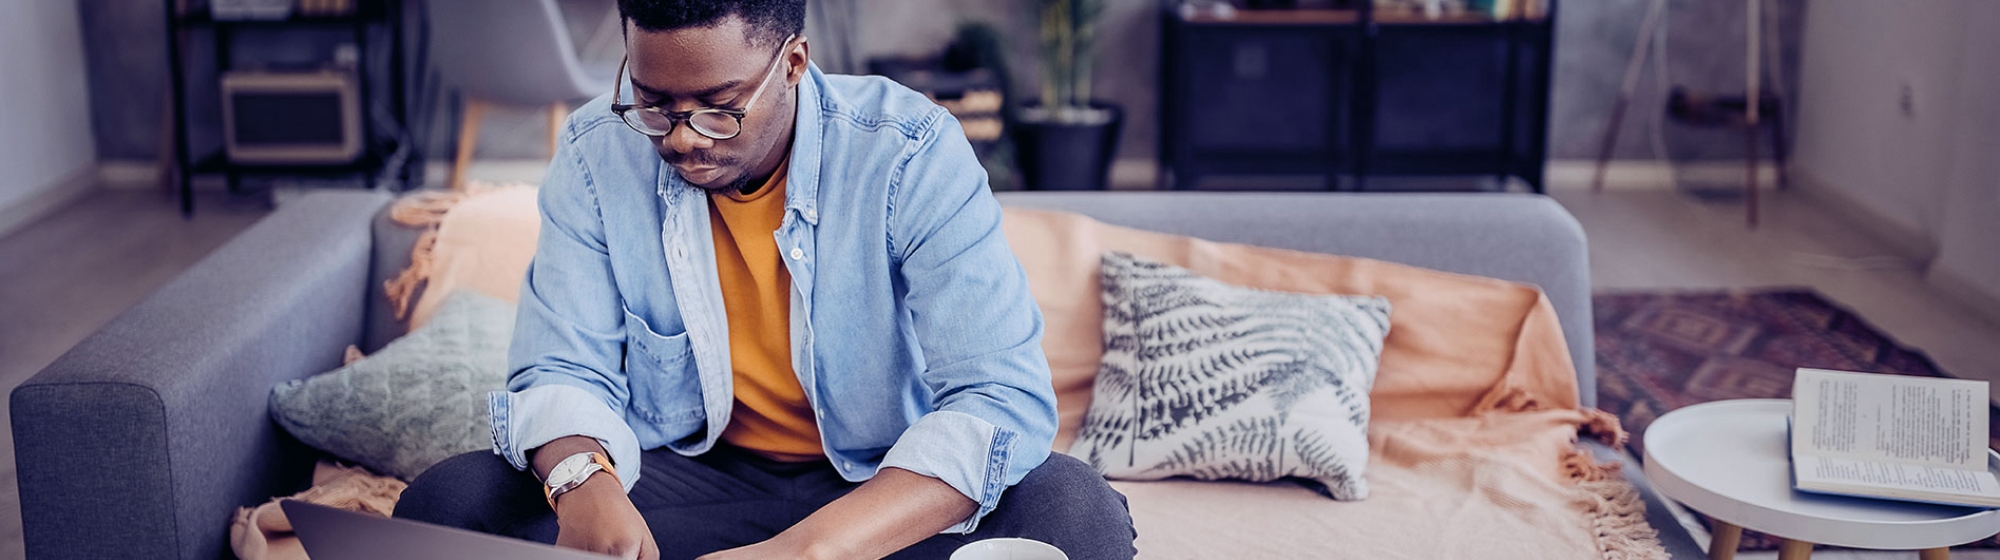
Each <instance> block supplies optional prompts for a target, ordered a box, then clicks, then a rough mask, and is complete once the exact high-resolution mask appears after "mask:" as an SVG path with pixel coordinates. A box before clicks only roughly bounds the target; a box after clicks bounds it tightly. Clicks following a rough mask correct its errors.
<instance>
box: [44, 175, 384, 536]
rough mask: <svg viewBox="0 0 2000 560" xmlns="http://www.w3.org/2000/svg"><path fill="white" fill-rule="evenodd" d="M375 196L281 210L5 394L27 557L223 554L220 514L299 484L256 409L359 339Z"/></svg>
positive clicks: (293, 445) (345, 195)
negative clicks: (272, 392) (9, 408)
mask: <svg viewBox="0 0 2000 560" xmlns="http://www.w3.org/2000/svg"><path fill="white" fill-rule="evenodd" d="M388 200H389V197H388V196H386V195H384V194H381V193H376V192H319V193H313V194H309V195H307V196H305V197H302V198H300V199H298V200H296V201H292V202H288V203H286V204H285V205H283V206H282V207H280V208H279V209H278V211H277V212H275V213H273V214H272V215H271V216H269V217H267V218H265V219H264V220H263V221H261V222H258V223H257V225H256V226H254V227H252V228H250V230H249V231H246V232H244V233H243V234H242V235H240V236H238V237H237V238H236V239H234V240H232V241H230V242H229V243H228V244H226V245H224V246H223V247H222V248H220V249H217V250H216V251H215V253H214V254H211V255H209V256H208V257H207V258H205V259H203V260H202V261H201V262H199V263H197V264H196V265H195V266H194V267H193V268H191V269H189V270H188V271H187V272H186V273H184V274H182V275H181V276H180V277H178V278H176V279H174V280H173V281H172V282H170V283H168V284H167V285H166V286H165V287H163V288H161V289H160V290H159V291H158V292H155V293H153V294H152V295H150V296H148V297H147V298H146V299H145V300H143V301H141V302H140V303H139V304H138V305H135V306H133V307H132V308H131V309H129V310H127V311H126V312H125V313H123V314H121V315H119V316H118V317H117V318H116V319H114V320H112V321H111V323H110V324H108V325H106V326H105V327H104V328H103V329H101V330H99V331H98V332H97V333H95V334H93V335H91V336H90V337H89V338H87V339H85V340H84V341H83V342H82V343H80V344H78V345H77V346H76V347H75V348H73V349H71V350H70V351H69V352H68V353H66V354H64V355H63V356H62V357H61V358H58V359H57V360H56V361H55V363H53V364H51V365H50V366H49V367H48V368H47V369H44V370H42V371H41V372H40V373H38V374H36V375H35V376H34V377H33V378H30V379H29V380H28V381H27V382H26V383H24V384H22V385H21V386H20V387H18V388H16V389H14V392H13V394H12V397H11V398H12V400H11V406H12V420H13V431H14V457H15V465H16V469H17V471H18V478H19V482H20V496H21V521H22V525H23V540H24V541H25V544H26V547H27V554H28V557H29V558H33V559H36V560H51V559H58V558H79V559H83V558H179V559H202V560H210V559H216V558H228V557H231V555H230V553H229V546H228V544H229V543H228V541H229V539H228V524H229V521H230V518H231V517H230V516H231V515H232V514H233V512H234V508H236V507H238V506H244V505H252V504H256V503H259V502H262V501H264V500H267V499H269V498H270V497H271V496H273V495H279V494H287V493H290V492H293V491H296V490H298V489H300V488H302V487H304V486H305V484H306V482H307V481H308V479H309V477H310V475H311V470H312V469H311V468H310V464H311V462H312V461H313V460H314V459H315V457H316V456H317V453H316V452H314V451H312V450H311V449H309V448H307V447H305V446H304V445H302V444H300V443H298V442H297V441H296V440H294V439H292V438H291V437H290V436H289V435H286V434H284V433H283V430H281V429H280V428H278V427H277V425H276V424H274V423H273V422H272V421H271V420H270V418H269V416H268V413H267V410H266V403H267V402H268V400H269V393H270V390H271V387H272V386H274V385H276V384H278V383H280V382H284V381H287V380H292V379H298V378H302V377H306V376H308V375H312V374H315V373H319V372H322V371H326V370H328V369H331V368H333V367H335V366H337V365H339V363H340V359H341V353H342V350H343V349H345V348H346V347H347V345H349V344H354V343H356V342H358V341H360V340H361V337H362V330H363V325H364V324H365V321H364V317H363V315H364V313H365V312H364V311H363V310H364V309H365V308H366V305H365V304H366V301H365V299H364V298H366V297H367V295H368V294H370V293H372V290H370V289H369V287H370V283H369V282H368V274H369V260H370V259H369V257H370V250H371V242H370V232H369V220H370V219H371V218H372V217H374V215H375V213H376V212H377V211H378V210H379V209H380V208H382V206H383V205H384V204H386V203H387V202H388Z"/></svg>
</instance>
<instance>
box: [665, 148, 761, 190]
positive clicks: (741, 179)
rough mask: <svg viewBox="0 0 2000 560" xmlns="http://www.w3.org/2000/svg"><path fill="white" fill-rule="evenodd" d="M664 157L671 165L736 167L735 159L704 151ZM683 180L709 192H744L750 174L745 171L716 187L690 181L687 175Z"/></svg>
mask: <svg viewBox="0 0 2000 560" xmlns="http://www.w3.org/2000/svg"><path fill="white" fill-rule="evenodd" d="M662 158H663V159H665V160H666V162H667V165H669V166H675V165H680V164H682V163H694V164H697V165H712V166H715V167H717V168H721V169H729V168H732V167H736V161H735V160H732V159H728V158H714V157H709V156H708V155H707V154H703V153H694V154H675V155H673V156H672V157H666V156H662ZM669 168H671V167H669ZM675 173H676V174H679V171H675ZM681 182H684V183H687V184H688V186H690V187H694V188H695V189H696V190H701V191H704V192H707V193H709V194H720V193H740V192H743V187H746V186H749V184H750V174H748V173H744V174H742V175H738V176H736V179H735V180H732V181H729V182H726V183H723V184H721V185H717V186H714V187H704V186H701V185H697V184H694V183H693V182H690V181H688V180H687V177H682V178H681Z"/></svg>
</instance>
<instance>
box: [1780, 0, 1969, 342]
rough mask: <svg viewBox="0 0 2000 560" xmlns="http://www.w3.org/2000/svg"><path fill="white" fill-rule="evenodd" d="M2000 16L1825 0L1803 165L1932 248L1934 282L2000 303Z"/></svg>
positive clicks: (1910, 3) (1814, 46) (1803, 102)
mask: <svg viewBox="0 0 2000 560" xmlns="http://www.w3.org/2000/svg"><path fill="white" fill-rule="evenodd" d="M1996 22H2000V2H1992V1H1990V0H1906V1H1903V2H1896V3H1893V4H1891V3H1880V2H1875V1H1873V0H1815V1H1814V3H1813V12H1812V14H1811V17H1810V18H1809V20H1808V22H1807V24H1806V25H1807V28H1806V33H1805V48H1806V58H1805V66H1804V80H1805V85H1806V90H1805V91H1804V92H1802V99H1800V109H1801V111H1802V112H1803V116H1804V119H1803V120H1802V122H1801V123H1800V129H1799V131H1800V133H1801V134H1800V140H1799V147H1798V151H1797V158H1796V159H1795V160H1794V170H1795V171H1796V172H1797V173H1796V174H1797V175H1798V176H1802V177H1804V178H1807V179H1809V180H1807V181H1803V182H1802V183H1803V185H1804V186H1806V187H1809V188H1812V189H1823V190H1825V191H1828V194H1830V195H1832V196H1833V198H1835V199H1836V200H1839V201H1844V202H1846V203H1847V204H1849V205H1852V206H1855V207H1858V209H1859V210H1860V211H1861V212H1865V213H1867V214H1869V215H1872V217H1874V218H1875V219H1876V220H1878V221H1881V222H1886V225H1887V226H1888V227H1889V229H1890V230H1891V231H1890V232H1889V233H1890V237H1892V238H1914V239H1915V242H1916V243H1919V244H1922V245H1925V246H1927V247H1925V248H1926V249H1928V250H1927V251H1926V252H1929V253H1931V254H1932V255H1934V258H1933V259H1932V260H1931V262H1930V266H1929V269H1928V270H1927V271H1926V276H1927V278H1928V279H1930V280H1931V281H1932V282H1933V283H1935V284H1937V285H1939V286H1940V287H1942V288H1945V290H1946V291H1947V292H1951V293H1954V294H1955V295H1971V296H1972V297H1969V298H1966V299H1968V300H1969V301H1972V302H1974V303H1981V302H1983V303H1985V304H1986V305H1988V306H1989V307H1987V309H1988V311H1990V312H1995V313H2000V220H1995V219H1994V218H1995V217H1996V216H2000V106H1996V105H1995V104H1994V103H1993V100H1994V99H1996V98H2000V66H1996V65H1995V64H1994V63H1993V62H1992V60H1991V58H1990V57H1989V56H1988V55H1989V54H1990V53H1993V52H1996V50H2000V35H1995V34H1994V33H1992V32H1991V28H1992V26H1993V25H1994V24H1995V23H1996ZM1906 93H1907V98H1906ZM1906 99H1907V103H1906ZM1968 292H1969V293H1970V294H1967V293H1968Z"/></svg>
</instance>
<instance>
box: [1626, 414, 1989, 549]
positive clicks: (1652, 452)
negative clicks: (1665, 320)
mask: <svg viewBox="0 0 2000 560" xmlns="http://www.w3.org/2000/svg"><path fill="white" fill-rule="evenodd" d="M1791 412H1792V401H1790V400H1787V399H1743V400H1730V401H1718V402H1711V403H1703V404H1698V405H1694V406H1689V407H1686V408H1681V409H1679V410H1675V411H1673V412H1669V413H1667V414H1666V415H1665V416H1661V417H1660V418H1659V419H1658V420H1654V421H1653V423H1652V425H1650V426H1647V427H1646V439H1645V443H1646V478H1648V479H1651V480H1652V483H1653V486H1654V487H1655V488H1657V489H1658V490H1659V492H1660V493H1661V494H1662V495H1665V496H1666V497H1668V498H1672V499H1673V500H1675V501H1678V502H1681V503H1683V504H1686V505H1687V506H1688V507H1690V508H1693V509H1694V510H1696V511H1700V512H1702V513H1704V514H1707V515H1708V516H1709V517H1713V518H1715V520H1716V521H1717V523H1716V527H1715V538H1714V540H1713V541H1711V542H1710V544H1709V547H1708V557H1709V558H1711V559H1716V560H1727V559H1729V558H1733V557H1735V556H1736V544H1737V542H1738V540H1739V539H1741V538H1742V536H1743V529H1744V528H1746V527H1747V528H1750V529H1755V530H1758V531H1762V532H1765V533H1768V534H1771V535H1773V536H1777V537H1781V538H1783V539H1785V541H1784V544H1783V545H1781V548H1780V549H1779V551H1778V557H1779V558H1781V559H1787V560H1789V559H1801V560H1803V559H1805V558H1807V557H1809V556H1811V555H1812V546H1813V544H1827V545H1836V546H1846V547H1853V548H1872V549H1889V550H1912V549H1915V550H1921V551H1922V552H1921V554H1920V556H1921V557H1922V559H1923V560H1944V559H1946V558H1949V557H1950V552H1949V551H1948V550H1947V547H1950V546H1953V545H1960V544H1965V543H1969V542H1973V541H1977V540H1980V539H1984V538H1986V537H1990V536H1993V535H1994V534H1996V533H2000V511H1996V510H1986V509H1978V508H1967V507H1953V506H1939V505H1930V504H1917V503H1909V502H1896V501H1889V500H1871V499H1866V498H1847V497H1840V496H1826V495H1820V494H1811V493H1804V492H1798V491H1794V490H1792V462H1791V458H1790V455H1789V448H1790V440H1789V439H1788V438H1789V436H1788V435H1787V434H1786V419H1787V418H1789V417H1790V416H1791Z"/></svg>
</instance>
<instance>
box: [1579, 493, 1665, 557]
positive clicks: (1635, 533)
mask: <svg viewBox="0 0 2000 560" xmlns="http://www.w3.org/2000/svg"><path fill="white" fill-rule="evenodd" d="M1580 486H1581V487H1582V488H1583V489H1584V490H1587V491H1589V493H1590V497H1591V499H1592V501H1593V502H1594V503H1592V504H1590V507H1589V510H1590V520H1591V523H1592V524H1593V525H1594V527H1592V529H1594V531H1593V535H1595V536H1596V538H1597V546H1598V551H1599V552H1601V553H1603V557H1604V558H1605V560H1667V550H1666V548H1665V547H1663V546H1661V544H1660V532H1659V531H1658V530H1657V529H1654V528H1653V526H1652V524H1650V523H1647V522H1646V502H1644V501H1643V500H1640V499H1639V491H1638V490H1637V489H1634V488H1632V485H1631V483H1628V482H1626V481H1625V480H1624V479H1619V478H1612V479H1609V480H1600V481H1592V482H1585V483H1583V484H1582V485H1580Z"/></svg>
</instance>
